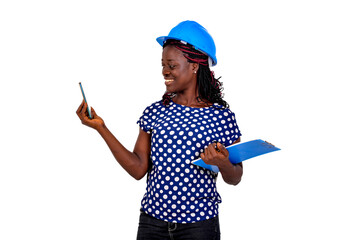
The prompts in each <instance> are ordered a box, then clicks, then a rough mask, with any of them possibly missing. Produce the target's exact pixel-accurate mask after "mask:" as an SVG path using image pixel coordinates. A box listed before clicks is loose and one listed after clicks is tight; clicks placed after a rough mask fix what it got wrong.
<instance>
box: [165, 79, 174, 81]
mask: <svg viewBox="0 0 360 240" xmlns="http://www.w3.org/2000/svg"><path fill="white" fill-rule="evenodd" d="M172 81H174V80H173V79H165V82H172Z"/></svg>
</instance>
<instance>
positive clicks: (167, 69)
mask: <svg viewBox="0 0 360 240" xmlns="http://www.w3.org/2000/svg"><path fill="white" fill-rule="evenodd" d="M162 74H163V76H164V77H166V76H169V75H170V69H169V68H168V67H166V66H164V67H163V69H162Z"/></svg>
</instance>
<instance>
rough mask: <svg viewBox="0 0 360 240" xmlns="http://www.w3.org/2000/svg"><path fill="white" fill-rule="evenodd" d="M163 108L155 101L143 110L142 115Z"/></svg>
mask: <svg viewBox="0 0 360 240" xmlns="http://www.w3.org/2000/svg"><path fill="white" fill-rule="evenodd" d="M164 107H165V106H164V105H163V104H162V101H156V102H153V103H152V104H150V105H148V106H147V107H146V108H145V110H144V113H145V112H146V113H147V112H154V111H155V112H156V110H158V109H161V108H164Z"/></svg>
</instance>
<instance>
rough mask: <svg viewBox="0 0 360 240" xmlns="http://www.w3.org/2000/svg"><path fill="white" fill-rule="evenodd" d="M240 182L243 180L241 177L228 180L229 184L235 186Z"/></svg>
mask: <svg viewBox="0 0 360 240" xmlns="http://www.w3.org/2000/svg"><path fill="white" fill-rule="evenodd" d="M240 182H241V177H240V178H238V179H233V180H231V181H226V183H227V184H229V185H233V186H236V185H238V184H239V183H240Z"/></svg>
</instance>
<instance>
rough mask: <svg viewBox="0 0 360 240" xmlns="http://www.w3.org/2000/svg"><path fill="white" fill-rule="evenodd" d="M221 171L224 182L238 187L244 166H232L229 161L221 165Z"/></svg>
mask: <svg viewBox="0 0 360 240" xmlns="http://www.w3.org/2000/svg"><path fill="white" fill-rule="evenodd" d="M218 167H219V170H220V172H221V176H222V178H223V179H224V181H225V182H226V183H228V184H231V185H237V184H238V183H239V182H240V181H241V177H242V175H243V168H242V164H236V165H234V164H232V163H231V162H230V161H229V160H225V161H224V163H223V164H221V165H219V166H218Z"/></svg>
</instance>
